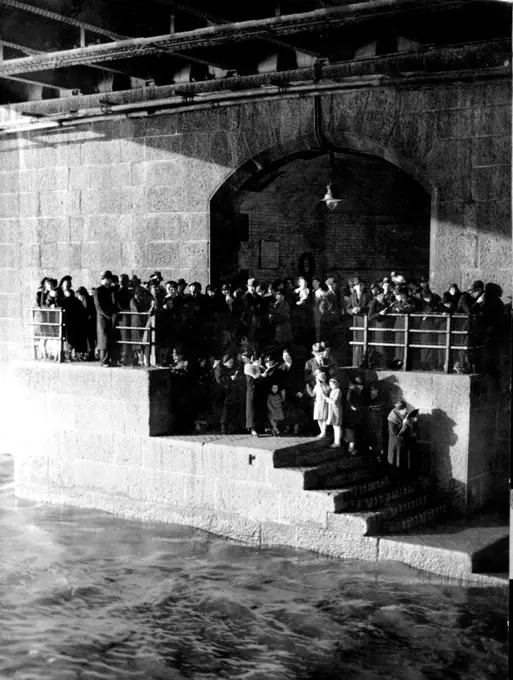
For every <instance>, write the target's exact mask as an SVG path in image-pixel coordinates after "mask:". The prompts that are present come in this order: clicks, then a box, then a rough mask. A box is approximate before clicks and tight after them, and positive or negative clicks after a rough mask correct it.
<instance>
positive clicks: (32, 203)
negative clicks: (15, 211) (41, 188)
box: [18, 192, 41, 218]
mask: <svg viewBox="0 0 513 680" xmlns="http://www.w3.org/2000/svg"><path fill="white" fill-rule="evenodd" d="M18 198H19V201H20V211H19V215H20V218H24V217H37V216H38V215H40V214H41V213H40V211H39V210H40V209H39V194H36V193H34V192H28V193H20V194H18Z"/></svg>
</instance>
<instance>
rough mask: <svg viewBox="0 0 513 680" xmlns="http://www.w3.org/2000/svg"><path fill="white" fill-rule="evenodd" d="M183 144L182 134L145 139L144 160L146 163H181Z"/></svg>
mask: <svg viewBox="0 0 513 680" xmlns="http://www.w3.org/2000/svg"><path fill="white" fill-rule="evenodd" d="M182 143H183V139H182V135H181V134H171V135H165V136H161V135H159V136H158V137H153V136H152V137H145V139H144V145H145V146H144V159H145V160H146V161H173V160H178V161H180V160H181V154H182Z"/></svg>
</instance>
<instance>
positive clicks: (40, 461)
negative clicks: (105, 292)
mask: <svg viewBox="0 0 513 680" xmlns="http://www.w3.org/2000/svg"><path fill="white" fill-rule="evenodd" d="M351 370H357V369H351ZM10 375H11V379H10V380H11V382H10V394H11V404H10V407H9V409H8V410H7V411H6V413H7V415H8V420H9V422H10V423H11V424H12V427H13V428H16V429H17V433H16V437H13V439H12V441H11V442H10V446H11V450H10V451H8V452H10V453H13V454H14V456H15V468H16V471H17V472H16V483H17V485H18V486H20V485H21V487H23V486H24V485H27V484H28V485H29V487H30V485H31V484H35V485H36V486H38V485H39V486H42V487H43V488H46V487H48V489H49V490H48V489H47V492H48V493H49V494H50V497H51V494H52V493H57V492H59V493H60V492H64V491H65V492H66V493H72V494H78V496H80V495H81V494H85V493H95V494H100V495H102V494H103V495H104V496H105V495H106V496H108V495H109V494H115V495H121V496H123V497H128V498H129V499H133V500H135V501H141V502H143V501H144V502H152V503H154V504H158V503H159V502H160V501H162V502H165V503H167V504H171V505H173V504H174V505H176V506H179V509H180V512H184V511H185V509H187V511H190V512H194V511H199V510H201V509H204V508H205V507H206V508H207V509H208V510H209V512H211V513H214V512H220V513H228V514H230V513H231V514H233V513H235V514H239V515H241V516H243V517H248V518H250V519H257V520H259V521H263V520H269V521H277V522H286V521H288V522H291V521H292V519H293V518H296V520H297V519H298V518H300V517H303V518H304V521H305V522H307V523H308V522H310V521H311V522H314V523H317V524H320V525H323V526H324V524H323V523H324V522H325V515H326V512H328V509H329V507H330V499H329V497H328V498H326V497H325V496H324V495H322V494H319V493H316V492H310V491H303V476H302V474H300V473H297V472H296V473H294V471H292V470H279V469H275V468H274V465H275V463H276V457H274V458H273V455H272V451H269V450H265V441H266V440H265V438H264V439H262V440H258V441H257V442H255V443H254V444H253V443H250V444H249V445H248V443H247V441H246V442H242V447H243V448H242V449H241V447H240V446H239V445H237V442H236V441H235V440H233V441H232V443H231V444H230V443H229V442H228V444H227V443H226V442H225V443H223V444H222V445H221V444H216V442H215V441H208V438H207V441H206V442H204V441H202V440H201V438H198V437H190V438H188V441H187V438H185V440H186V441H185V443H184V438H180V437H177V438H175V437H164V438H162V437H158V436H155V435H165V434H167V433H168V432H169V431H170V430H171V428H172V419H171V414H170V409H169V397H170V389H171V387H170V375H169V371H167V370H165V369H151V370H150V371H145V370H136V369H134V370H127V369H122V368H120V369H105V368H101V367H99V366H79V365H70V364H62V365H59V364H51V363H43V362H40V363H38V362H19V363H15V364H14V365H13V368H12V371H11V373H10ZM346 378H347V375H346ZM366 380H367V381H368V382H372V381H375V380H378V381H380V382H381V385H382V387H383V393H384V394H386V395H387V399H388V405H389V406H390V405H392V404H393V402H394V400H395V399H397V398H398V397H403V398H405V399H406V400H407V401H408V403H409V404H411V405H412V406H413V407H415V408H419V409H420V411H421V415H420V418H419V426H420V439H421V447H420V451H419V455H420V456H421V457H422V466H423V468H424V470H425V471H426V472H431V473H432V474H433V475H434V476H435V477H436V479H437V482H438V486H439V488H440V489H441V490H443V491H445V492H446V493H447V496H448V498H449V499H450V501H451V503H452V505H453V507H454V509H456V510H459V511H461V512H465V511H471V510H474V509H477V508H479V507H482V506H484V505H485V504H486V503H487V502H488V501H489V500H490V497H491V491H492V485H493V481H494V479H493V477H494V472H495V471H496V470H497V469H498V461H497V457H496V455H495V453H494V450H493V447H492V443H493V436H494V429H493V428H494V423H495V420H494V419H495V415H496V414H495V413H494V412H493V409H491V408H490V407H488V406H487V407H484V406H483V404H484V403H485V402H487V403H488V404H490V403H491V394H490V390H489V386H488V384H487V381H486V380H485V379H484V378H483V377H482V376H465V375H450V376H447V375H441V374H429V373H407V372H404V373H403V372H399V373H397V372H395V373H394V372H391V371H379V372H377V373H376V372H372V371H368V372H367V376H366ZM20 404H22V405H23V408H22V409H20V408H19V405H20ZM28 423H29V424H30V427H28V426H27V424H28ZM242 439H244V437H243V438H242ZM289 441H290V440H289V439H288V438H284V439H283V443H282V444H281V445H280V447H281V448H282V449H283V451H282V455H283V456H287V455H289V454H288V452H287V447H290V444H289V443H288V442H289ZM250 442H251V439H250ZM259 443H260V445H261V446H260V448H259V447H258V444H259ZM251 446H253V448H255V449H258V457H257V461H256V463H255V464H254V465H248V455H249V454H254V453H255V451H253V450H249V448H251ZM262 446H263V447H264V448H262ZM241 451H242V452H241ZM248 452H249V453H248ZM299 464H300V463H297V465H299ZM302 464H303V465H305V464H308V463H306V462H303V463H302ZM127 468H128V471H127ZM29 487H27V488H28V490H27V493H29V491H30V488H29ZM116 489H117V490H118V491H115V490H116ZM118 492H119V493H118ZM134 494H135V495H134ZM21 495H23V493H21ZM50 497H49V498H50ZM127 502H128V501H127ZM143 504H144V503H143ZM331 505H332V503H331ZM104 509H107V508H104ZM323 518H324V519H323ZM294 521H295V520H294ZM298 521H299V520H298ZM333 521H335V520H333ZM340 521H342V520H340Z"/></svg>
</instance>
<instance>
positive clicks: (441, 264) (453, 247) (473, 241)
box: [434, 223, 477, 270]
mask: <svg viewBox="0 0 513 680" xmlns="http://www.w3.org/2000/svg"><path fill="white" fill-rule="evenodd" d="M455 261H457V262H459V264H460V266H461V267H462V268H467V269H473V268H475V267H476V266H477V236H476V235H475V234H470V233H467V232H464V231H460V230H459V229H457V228H455V226H454V225H453V224H447V223H442V224H441V225H439V230H438V238H437V240H436V253H435V254H434V262H435V264H436V267H437V269H438V270H447V269H452V267H453V266H454V262H455Z"/></svg>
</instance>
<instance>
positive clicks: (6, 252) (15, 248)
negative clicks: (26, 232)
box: [0, 243, 20, 268]
mask: <svg viewBox="0 0 513 680" xmlns="http://www.w3.org/2000/svg"><path fill="white" fill-rule="evenodd" d="M19 261H20V245H19V244H17V243H11V244H4V245H3V246H2V247H1V248H0V267H2V268H3V267H12V268H14V267H16V266H18V265H19Z"/></svg>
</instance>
